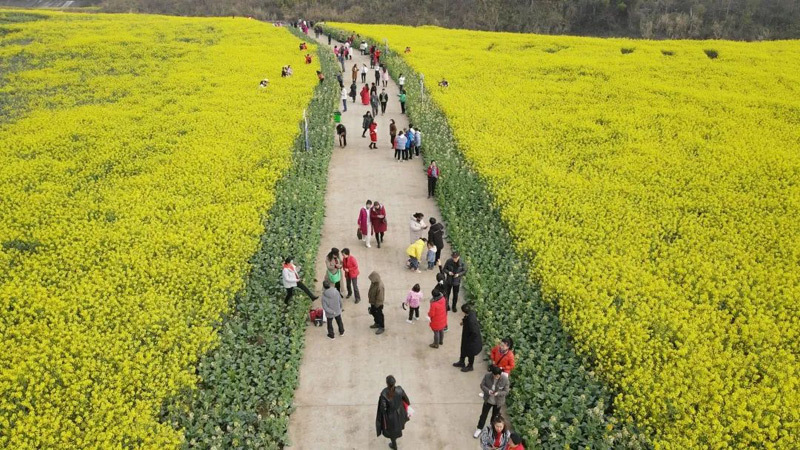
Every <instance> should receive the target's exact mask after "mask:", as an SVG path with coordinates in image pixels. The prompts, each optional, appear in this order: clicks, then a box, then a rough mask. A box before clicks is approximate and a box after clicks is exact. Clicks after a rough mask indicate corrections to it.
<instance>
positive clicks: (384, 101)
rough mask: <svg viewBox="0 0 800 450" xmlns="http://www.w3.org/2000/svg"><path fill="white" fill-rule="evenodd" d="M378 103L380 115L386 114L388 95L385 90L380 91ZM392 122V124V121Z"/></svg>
mask: <svg viewBox="0 0 800 450" xmlns="http://www.w3.org/2000/svg"><path fill="white" fill-rule="evenodd" d="M378 101H379V102H380V103H381V115H384V114H386V105H387V104H388V103H389V94H387V93H386V89H383V90H381V93H380V95H378ZM392 122H393V123H394V121H392Z"/></svg>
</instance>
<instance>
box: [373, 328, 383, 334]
mask: <svg viewBox="0 0 800 450" xmlns="http://www.w3.org/2000/svg"><path fill="white" fill-rule="evenodd" d="M384 331H386V330H384V329H383V328H378V331H376V332H375V334H383V332H384Z"/></svg>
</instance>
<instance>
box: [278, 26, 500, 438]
mask: <svg viewBox="0 0 800 450" xmlns="http://www.w3.org/2000/svg"><path fill="white" fill-rule="evenodd" d="M324 39H325V42H324V44H325V45H327V39H326V38H324ZM320 43H322V41H321V40H320ZM333 44H334V45H340V43H339V42H336V41H334V42H333ZM355 53H356V55H354V56H353V60H352V61H347V62H346V65H345V69H346V71H345V73H344V77H345V78H344V79H345V86H346V87H348V90H349V86H350V82H351V81H352V77H351V74H350V69H351V68H352V67H353V64H354V63H357V64H358V65H359V67H360V66H361V64H362V63H363V62H366V63H367V65H368V66H369V63H368V60H367V57H362V56H360V54H358V53H359V52H358V51H356V52H355ZM374 80H375V78H374V74H373V73H370V74H368V76H367V81H368V82H370V83H371V82H373V81H374ZM360 81H361V76H360V75H359V77H358V80H357V85H358V87H359V90H360V88H361V87H362V86H363V83H361V82H360ZM378 92H380V89H379V90H378ZM387 92H388V94H389V106H388V107H387V110H386V115H385V116H380V115H379V117H378V118H377V122H378V129H377V131H378V136H379V137H378V149H377V150H370V149H368V148H367V146H368V145H369V138H368V137H367V138H362V137H361V131H362V127H361V123H362V115H363V114H364V113H365V112H366V111H367V110H368V109H369V107H368V106H363V105H361V104H360V98H359V97H357V105H350V101H349V100H348V111H347V112H346V113H344V114H343V117H342V120H343V123H344V124H345V126H346V127H347V132H348V145H347V147H346V148H344V149H340V148H339V147H338V142H337V143H336V145H335V146H334V154H333V158H332V160H331V163H330V169H329V170H330V172H329V178H328V188H327V194H326V197H325V212H326V218H325V223H324V226H323V229H322V242H321V244H320V250H319V255H318V257H317V264H316V274H317V279H318V280H319V283H318V285H317V286H315V287H314V290H315V291H316V292H319V291H321V283H322V279H323V278H324V274H325V262H324V260H325V255H326V254H327V253H328V251H330V249H331V247H337V248H339V249H342V248H345V247H347V248H350V250H351V253H352V255H353V256H355V257H356V258H357V259H358V262H359V265H360V271H361V275H360V276H359V279H358V282H359V287H360V290H361V295H362V301H361V303H359V304H358V305H354V304H353V300H354V298H350V299H348V300H345V312H344V314H343V319H344V327H345V330H346V332H345V335H344V336H342V337H339V336H338V334H337V336H336V339H335V340H333V341H331V340H330V339H328V338H327V336H326V333H327V331H326V328H325V327H322V328H318V327H313V326H309V327H308V329H307V330H306V336H305V339H306V345H305V351H304V355H303V362H302V365H301V367H300V386H299V388H298V389H297V392H295V400H294V404H295V407H296V410H295V412H294V414H292V416H291V419H290V424H289V437H290V440H291V442H292V443H293V447H292V448H294V449H301V450H307V449H308V450H310V449H385V448H388V445H387V444H388V440H387V439H385V438H383V437H380V438H379V437H376V434H375V413H376V409H377V404H378V397H379V395H380V392H381V390H382V389H383V388H384V387H385V378H386V376H387V375H389V374H391V375H394V376H395V378H397V383H398V385H400V386H402V387H403V388H404V389H405V390H406V392H407V393H408V396H409V398H410V400H411V403H412V406H413V407H414V409H415V415H414V417H413V419H412V420H411V421H410V422H408V424H407V425H406V428H405V431H404V432H403V437H402V438H401V439H400V440H399V441H398V446H399V447H400V448H404V449H437V450H438V449H472V448H478V443H477V440H475V439H473V437H472V433H473V432H474V431H475V425H476V424H477V421H478V416H479V415H480V411H481V404H482V402H483V400H482V399H481V398H480V397H479V396H478V393H479V392H480V388H479V385H480V381H481V379H482V376H483V375H484V374H485V373H486V364H485V362H484V361H483V360H482V359H481V357H480V356H479V357H478V358H477V359H478V361H476V363H475V371H473V372H469V373H462V372H460V371H459V370H458V369H457V368H455V367H453V366H452V363H453V362H455V361H456V360H457V359H458V357H459V350H460V345H461V327H460V321H461V318H462V316H463V313H461V312H460V311H459V312H458V313H453V312H451V313H449V317H448V320H449V326H450V331H448V332H447V333H446V334H445V340H444V346H442V347H440V348H438V349H432V348H430V347H428V344H430V343H431V342H433V333H432V332H431V330H430V327H429V326H428V322H427V320H425V317H426V314H427V311H428V300H429V299H430V291H431V289H433V287H434V286H435V285H436V278H435V272H434V271H426V270H424V267H423V270H422V273H419V274H417V273H411V272H410V271H408V270H407V269H405V268H404V264H405V262H406V260H407V257H406V256H405V250H406V247H407V246H408V245H409V243H410V242H409V224H408V223H409V220H410V217H411V215H412V214H413V213H415V212H421V213H423V214H425V221H426V223H427V220H428V218H429V217H435V218H437V219H440V218H441V215H440V212H439V209H438V207H437V206H436V203H435V202H434V200H433V199H427V198H426V197H427V178H426V174H425V167H424V166H423V162H422V159H421V158H415V159H414V160H412V161H407V162H396V161H395V160H394V159H393V155H394V151H393V150H391V149H390V144H389V119H394V120H395V122H396V123H397V127H398V129H399V130H402V129H403V128H404V127H407V126H408V119H407V118H406V117H405V116H404V115H402V114H400V104H399V101H398V100H397V94H398V87H397V86H396V84H395V83H394V82H393V81H390V82H389V87H388V88H387ZM422 133H423V148H424V145H425V129H424V128H423V129H422ZM367 136H369V133H367ZM332 139H333V137H332ZM445 176H446V174H445ZM367 199H371V200H373V201H375V200H378V201H380V202H381V203H382V204H384V205H385V206H386V213H387V219H388V223H389V229H388V232H387V233H386V237H385V244H384V245H383V246H382V248H380V249H378V248H377V247H376V245H375V242H374V239H373V242H372V248H369V249H368V248H366V247H365V246H364V244H363V243H361V242H359V241H358V240H357V239H356V220H357V218H358V212H359V210H360V208H361V207H362V206H363V205H364V202H365V201H366V200H367ZM445 225H446V224H445ZM445 255H447V256H449V255H450V248H449V247H447V246H446V247H445V249H444V252H443V253H442V258H443V259H444V258H445ZM373 270H375V271H378V272H379V273H380V274H381V277H382V278H383V282H384V284H385V287H386V301H385V302H386V303H385V306H384V313H385V315H386V332H385V333H384V334H382V335H379V336H376V335H375V333H374V330H372V329H370V328H369V327H370V325H372V323H373V321H372V317H371V316H370V315H369V314H368V313H367V306H368V301H367V291H368V290H369V280H368V279H367V277H368V276H369V274H370V273H371V272H372V271H373ZM415 283H419V284H420V286H421V287H422V292H423V294H424V296H425V297H424V301H423V303H422V305H421V307H420V320H419V321H416V322H414V323H413V324H408V323H406V319H407V314H408V313H407V312H406V311H403V310H402V309H401V303H402V302H403V300H404V299H405V296H406V293H407V292H408V291H409V289H410V288H411V287H412V286H413V285H414V284H415ZM342 289H343V290H345V289H344V281H343V285H342ZM463 297H464V293H463V291H462V295H461V298H463ZM315 306H316V307H318V306H319V300H317V301H316V302H315ZM334 328H336V327H335V322H334Z"/></svg>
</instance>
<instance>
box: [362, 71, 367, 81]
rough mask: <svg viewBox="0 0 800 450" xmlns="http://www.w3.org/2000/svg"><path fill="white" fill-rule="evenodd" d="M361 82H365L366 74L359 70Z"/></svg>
mask: <svg viewBox="0 0 800 450" xmlns="http://www.w3.org/2000/svg"><path fill="white" fill-rule="evenodd" d="M361 82H362V83H366V82H367V74H365V73H364V72H361Z"/></svg>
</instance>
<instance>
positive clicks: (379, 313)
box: [370, 305, 384, 328]
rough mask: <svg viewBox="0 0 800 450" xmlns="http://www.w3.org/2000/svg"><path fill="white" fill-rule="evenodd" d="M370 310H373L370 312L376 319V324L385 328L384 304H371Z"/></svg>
mask: <svg viewBox="0 0 800 450" xmlns="http://www.w3.org/2000/svg"><path fill="white" fill-rule="evenodd" d="M370 311H371V312H370V314H372V318H373V319H375V325H377V326H378V328H383V327H384V321H383V305H381V306H370Z"/></svg>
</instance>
